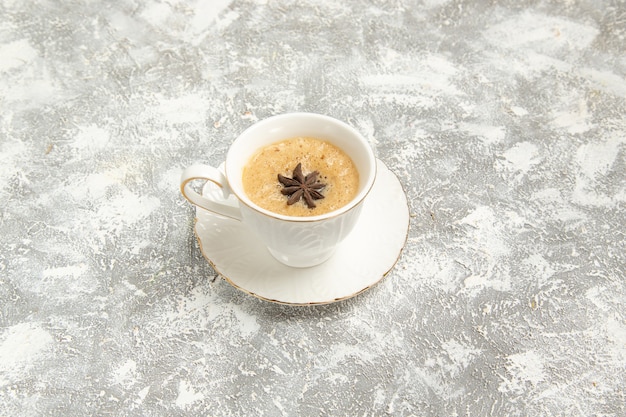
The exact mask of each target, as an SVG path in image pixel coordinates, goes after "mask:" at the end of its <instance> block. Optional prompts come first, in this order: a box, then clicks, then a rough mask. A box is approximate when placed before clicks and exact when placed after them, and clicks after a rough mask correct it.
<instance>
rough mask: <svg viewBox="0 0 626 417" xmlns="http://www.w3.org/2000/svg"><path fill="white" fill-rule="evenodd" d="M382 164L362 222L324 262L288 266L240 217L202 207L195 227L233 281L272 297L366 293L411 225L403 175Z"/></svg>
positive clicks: (330, 298) (321, 300) (315, 299)
mask: <svg viewBox="0 0 626 417" xmlns="http://www.w3.org/2000/svg"><path fill="white" fill-rule="evenodd" d="M377 170H378V172H377V175H376V182H375V183H374V186H373V188H372V191H371V192H370V194H369V195H368V196H367V199H366V201H365V202H364V203H363V204H364V206H363V211H362V213H361V217H360V218H359V221H358V223H357V225H356V226H355V228H354V230H353V231H352V232H351V233H350V235H349V236H348V237H347V238H346V239H345V240H344V241H343V242H342V243H341V244H340V245H339V247H338V248H337V251H336V252H335V254H334V255H333V256H332V257H331V258H330V259H329V260H328V261H326V262H324V263H323V264H321V265H317V266H314V267H311V268H291V267H288V266H285V265H283V264H281V263H280V262H278V261H277V260H275V259H274V258H273V257H272V255H270V253H269V252H268V251H267V249H266V248H265V246H263V244H262V243H261V242H260V241H259V240H258V239H257V238H256V237H255V236H254V235H253V234H252V233H251V232H250V231H249V230H248V229H247V228H246V227H245V226H244V225H243V224H242V223H240V222H239V221H237V220H232V219H228V218H224V217H221V216H217V215H215V214H212V213H210V212H208V211H206V210H204V209H201V208H198V209H196V216H197V218H196V226H195V232H196V236H197V238H198V242H199V243H200V248H201V251H202V254H203V255H204V257H205V258H206V259H207V260H208V261H209V263H210V264H211V265H212V266H213V268H214V269H215V271H217V272H218V273H219V274H220V275H221V276H222V277H224V279H226V281H228V282H229V283H230V284H232V285H233V286H234V287H236V288H238V289H240V290H242V291H244V292H246V293H248V294H251V295H253V296H255V297H258V298H261V299H263V300H267V301H271V302H277V303H283V304H294V305H312V304H327V303H333V302H335V301H340V300H344V299H346V298H350V297H353V296H355V295H357V294H359V293H362V292H363V291H366V290H368V289H369V288H371V287H372V286H373V285H374V284H376V283H378V282H379V281H380V280H381V279H382V278H384V277H385V276H386V275H387V273H388V272H389V271H390V270H391V268H393V266H394V265H395V263H396V261H397V260H398V258H399V256H400V252H401V251H402V248H403V247H404V244H405V243H406V239H407V233H408V227H409V209H408V205H407V199H406V195H405V194H404V191H403V189H402V186H401V185H400V182H399V181H398V178H397V177H396V176H395V175H394V174H393V173H392V172H391V171H390V170H389V168H387V167H386V166H385V164H384V163H383V162H382V161H380V160H378V161H377ZM216 188H217V187H216V186H215V185H213V183H211V182H207V184H206V185H205V186H204V189H203V194H205V195H210V194H213V193H214V192H216V191H217V190H215V189H216ZM217 192H220V191H217ZM220 193H221V192H220Z"/></svg>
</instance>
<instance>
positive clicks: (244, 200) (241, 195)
mask: <svg viewBox="0 0 626 417" xmlns="http://www.w3.org/2000/svg"><path fill="white" fill-rule="evenodd" d="M295 117H306V118H310V119H317V120H319V121H320V122H321V121H323V122H327V123H332V124H336V125H339V126H341V127H343V128H344V129H346V130H348V131H349V132H350V133H351V134H352V135H354V137H356V138H357V139H358V140H359V142H360V143H361V144H362V145H363V148H364V149H365V150H366V153H367V155H368V165H369V168H370V172H371V175H370V176H369V177H368V179H367V182H366V183H365V185H364V186H363V187H362V189H361V190H360V191H359V193H358V194H357V195H356V196H355V197H354V198H353V199H352V200H351V201H350V202H349V203H347V204H345V205H343V206H342V207H340V208H338V209H336V210H333V211H329V212H327V213H323V214H318V215H315V216H288V215H284V214H280V213H275V212H273V211H270V210H267V209H264V208H263V207H260V206H258V205H257V204H255V203H254V202H253V201H252V200H250V199H249V198H248V196H247V195H246V194H245V192H244V191H243V190H239V189H236V188H233V186H232V182H231V181H230V180H229V179H228V178H229V175H228V172H229V171H228V167H229V163H228V162H229V160H230V158H231V156H232V154H231V153H232V150H233V145H234V144H235V143H236V142H237V141H238V140H240V138H241V137H244V136H245V135H246V133H249V131H251V130H254V129H258V128H260V127H263V125H265V124H269V123H273V122H276V121H277V120H280V119H286V118H295ZM224 171H225V173H226V179H227V181H228V183H229V187H230V190H231V192H232V193H233V194H235V196H236V197H237V199H238V200H239V203H240V204H243V205H245V206H246V207H248V208H249V209H251V210H253V211H255V212H257V213H259V214H262V215H265V216H267V217H271V218H274V219H278V220H283V221H288V222H295V223H308V222H317V221H321V220H327V219H331V218H334V217H337V216H341V215H342V214H344V213H347V212H348V211H351V210H352V209H354V208H356V207H357V206H359V205H360V204H361V203H362V202H363V200H364V199H365V197H367V195H368V194H369V193H370V191H371V189H372V187H373V185H374V181H375V180H376V174H377V166H376V157H375V155H374V151H373V149H372V147H371V146H370V145H369V143H368V142H367V140H366V139H365V137H363V135H362V134H361V133H360V132H359V131H358V130H356V129H355V128H354V127H352V126H350V125H349V124H347V123H345V122H343V121H341V120H339V119H335V118H334V117H331V116H326V115H323V114H319V113H309V112H291V113H283V114H279V115H275V116H270V117H268V118H265V119H263V120H260V121H258V122H256V123H254V124H252V125H251V126H248V127H247V128H246V129H245V130H244V131H243V132H241V133H240V134H239V135H238V136H237V138H236V139H235V140H234V141H233V143H232V144H231V146H230V148H229V150H228V153H227V155H226V161H225V162H224Z"/></svg>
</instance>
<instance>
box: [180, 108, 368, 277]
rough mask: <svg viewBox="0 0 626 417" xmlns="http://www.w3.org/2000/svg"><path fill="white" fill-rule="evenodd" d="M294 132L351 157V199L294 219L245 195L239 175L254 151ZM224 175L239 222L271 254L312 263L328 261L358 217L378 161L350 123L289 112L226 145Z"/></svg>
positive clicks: (301, 263)
mask: <svg viewBox="0 0 626 417" xmlns="http://www.w3.org/2000/svg"><path fill="white" fill-rule="evenodd" d="M297 136H305V137H313V138H317V139H321V140H324V141H328V142H330V143H332V144H334V145H336V146H338V147H339V148H341V149H342V150H343V151H344V152H345V153H346V154H348V156H349V157H350V158H351V159H352V161H353V162H354V164H355V166H356V168H357V170H358V171H359V189H358V192H357V195H356V197H355V198H354V199H353V200H352V201H351V202H350V203H348V204H346V205H345V206H343V207H341V208H339V209H337V210H335V211H332V212H329V213H326V214H322V215H317V216H307V217H294V216H285V215H281V214H277V213H274V212H271V211H268V210H266V209H264V208H262V207H259V206H258V205H256V204H255V203H253V202H252V201H251V200H250V199H249V198H248V196H247V195H246V193H245V192H244V189H243V184H242V173H243V168H244V166H245V165H246V163H247V162H248V161H249V160H250V158H251V157H252V155H254V154H255V153H256V152H257V151H258V150H259V149H260V148H262V147H264V146H267V145H270V144H273V143H275V142H278V141H281V140H285V139H290V138H293V137H297ZM224 174H225V178H226V181H227V184H220V185H221V186H222V187H223V188H227V190H225V191H227V192H230V193H232V194H234V195H235V196H236V197H237V200H238V202H239V210H240V213H241V215H240V218H241V220H242V221H243V222H244V223H245V224H246V226H248V227H249V228H250V230H252V231H253V232H254V233H255V234H256V235H257V236H258V238H259V239H261V240H262V241H263V243H264V244H265V245H266V246H267V248H268V250H269V252H270V253H271V254H272V255H273V256H274V257H275V258H276V259H277V260H278V261H280V262H282V263H284V264H286V265H289V266H293V267H310V266H314V265H317V264H320V263H322V262H324V261H325V260H327V259H328V258H329V257H330V256H331V255H332V254H333V252H334V251H335V248H336V246H337V244H338V243H339V242H341V241H342V240H343V239H344V238H345V237H346V236H347V235H348V234H349V233H350V231H351V230H352V228H353V227H354V225H355V224H356V222H357V221H358V218H359V214H360V212H361V209H362V205H363V201H364V199H365V198H366V196H367V195H368V193H369V191H370V190H371V188H372V185H373V184H374V180H375V177H376V160H375V157H374V153H373V151H372V149H371V147H370V146H369V144H368V143H367V140H366V139H365V138H364V137H363V136H362V135H361V134H360V133H359V132H358V131H356V130H355V129H354V128H352V127H351V126H349V125H347V124H345V123H343V122H341V121H339V120H336V119H334V118H331V117H328V116H324V115H320V114H315V113H287V114H282V115H279V116H274V117H270V118H268V119H265V120H262V121H260V122H257V123H256V124H254V125H252V126H251V127H249V128H248V129H246V130H245V131H244V132H243V133H242V134H241V135H239V137H237V139H235V141H234V142H233V143H232V145H231V147H230V148H229V151H228V154H227V156H226V161H225V164H224ZM209 179H210V178H209ZM214 182H217V181H215V180H214ZM183 194H184V193H183ZM186 197H187V196H186ZM190 201H191V200H190ZM192 202H193V201H192ZM194 204H197V203H195V202H194Z"/></svg>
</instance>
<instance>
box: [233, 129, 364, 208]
mask: <svg viewBox="0 0 626 417" xmlns="http://www.w3.org/2000/svg"><path fill="white" fill-rule="evenodd" d="M299 164H300V167H298V165H299ZM297 168H298V169H297ZM294 171H295V172H294ZM315 172H317V174H314V173H315ZM300 173H301V175H302V176H301V177H299V175H300ZM279 175H280V176H282V177H283V179H282V181H281V180H279ZM305 177H306V185H305V186H304V188H303V186H302V183H303V182H305V181H304V179H305ZM284 178H287V180H284ZM290 180H292V181H290ZM242 182H243V189H244V192H245V193H246V195H247V196H248V197H249V198H250V200H252V202H254V203H255V204H256V205H258V206H259V207H262V208H264V209H266V210H269V211H272V212H274V213H278V214H282V215H286V216H298V217H302V216H317V215H320V214H324V213H328V212H331V211H334V210H337V209H339V208H341V207H343V206H344V205H346V204H348V203H349V202H350V201H352V199H353V198H354V197H355V196H356V194H357V192H358V189H359V172H358V170H357V169H356V167H355V165H354V162H353V161H352V160H351V159H350V157H349V156H348V155H347V154H346V153H345V152H344V151H343V150H341V149H340V148H338V147H337V146H335V145H333V144H332V143H330V142H327V141H324V140H320V139H316V138H310V137H295V138H290V139H286V140H282V141H280V142H276V143H273V144H271V145H268V146H265V147H263V148H261V149H260V150H258V151H257V152H256V153H255V154H254V155H253V156H252V157H251V158H250V160H249V161H248V163H247V164H246V165H245V166H244V168H243V174H242ZM290 185H291V186H290ZM300 188H303V190H300V191H299V189H300ZM303 191H304V192H303ZM316 192H318V193H320V194H321V195H317V194H315V193H316ZM311 196H312V197H311ZM316 197H317V198H316Z"/></svg>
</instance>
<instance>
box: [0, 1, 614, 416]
mask: <svg viewBox="0 0 626 417" xmlns="http://www.w3.org/2000/svg"><path fill="white" fill-rule="evenodd" d="M624 45H626V3H625V2H624V1H623V0H607V1H603V0H599V1H596V0H593V1H592V0H587V1H576V0H570V1H548V0H525V1H517V0H516V1H495V0H492V1H462V0H422V1H408V0H407V1H388V2H384V1H369V2H368V1H358V0H344V1H341V2H339V1H334V0H323V1H316V2H308V3H305V2H296V1H287V0H280V1H271V0H269V1H262V0H257V1H252V0H250V1H240V0H234V1H229V0H215V1H208V0H200V1H183V0H164V1H155V0H146V1H138V0H122V1H116V2H96V1H90V0H71V1H70V0H68V1H53V0H49V1H29V0H26V1H18V0H0V415H2V416H48V415H55V416H86V415H98V416H105V415H113V416H157V415H163V416H182V415H203V416H233V415H249V416H253V415H264V416H296V415H302V416H320V415H328V416H383V415H390V416H411V415H415V416H454V415H456V416H477V415H494V416H504V415H508V416H538V415H542V416H618V415H625V414H626V408H625V407H626V406H625V403H626V395H625V393H624V386H625V385H626V377H625V376H624V375H625V374H626V313H625V311H626V283H625V278H626V277H625V275H626V269H625V265H626V245H625V243H624V242H625V240H626V239H625V236H624V233H625V217H624V216H625V212H626V210H625V204H626V145H625V144H626V47H625V46H624ZM287 111H312V112H319V113H324V114H328V115H331V116H334V117H337V118H339V119H342V120H345V121H346V122H348V123H350V124H351V125H353V126H354V127H356V128H357V129H359V130H360V131H361V132H362V133H363V134H364V135H365V136H366V137H367V138H368V140H369V141H370V142H371V144H372V146H373V147H374V149H375V151H376V154H377V156H378V157H379V158H380V159H382V160H383V161H384V162H385V163H386V164H387V165H388V166H389V167H390V168H391V169H392V170H393V171H394V172H395V173H396V174H397V175H398V176H399V178H400V180H401V182H402V184H403V186H404V188H405V190H406V192H407V196H408V199H409V204H410V210H411V213H412V218H411V229H410V233H409V239H408V242H407V246H406V248H405V250H404V252H403V255H402V257H401V259H400V261H399V263H398V264H397V266H396V268H395V269H394V270H393V271H392V273H391V274H390V275H389V276H387V277H386V278H385V280H383V281H382V282H381V283H380V284H379V285H378V286H376V287H375V288H373V289H372V290H370V291H368V292H366V293H364V294H362V295H360V296H358V297H356V298H354V299H351V300H348V301H345V302H341V303H337V304H331V305H327V306H320V307H311V308H301V307H298V308H296V307H287V306H280V305H274V304H270V303H267V302H264V301H260V300H257V299H255V298H253V297H250V296H248V295H245V294H244V293H242V292H240V291H238V290H236V289H234V288H232V287H231V286H230V285H229V284H228V283H226V282H225V281H223V280H221V279H219V278H217V279H214V278H215V273H214V271H213V270H212V269H211V267H210V266H209V265H208V263H207V262H206V261H205V260H204V259H203V257H202V255H201V253H200V251H199V248H198V245H197V242H196V240H195V237H194V234H193V230H192V225H193V218H194V210H193V209H192V208H191V207H190V206H189V205H188V204H187V203H186V202H185V201H184V200H183V198H182V197H181V196H180V195H179V192H178V178H179V175H180V173H181V170H182V168H183V167H185V166H187V165H189V164H191V163H193V162H206V163H211V164H218V163H219V162H221V161H222V160H223V158H224V156H225V152H226V150H227V148H228V145H229V143H230V141H231V140H232V139H233V138H234V137H235V136H237V135H238V134H239V133H240V132H241V131H242V130H243V129H245V128H246V127H247V126H249V125H250V124H252V123H253V122H254V121H256V120H259V119H262V118H265V117H267V116H270V115H274V114H279V113H283V112H287Z"/></svg>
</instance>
